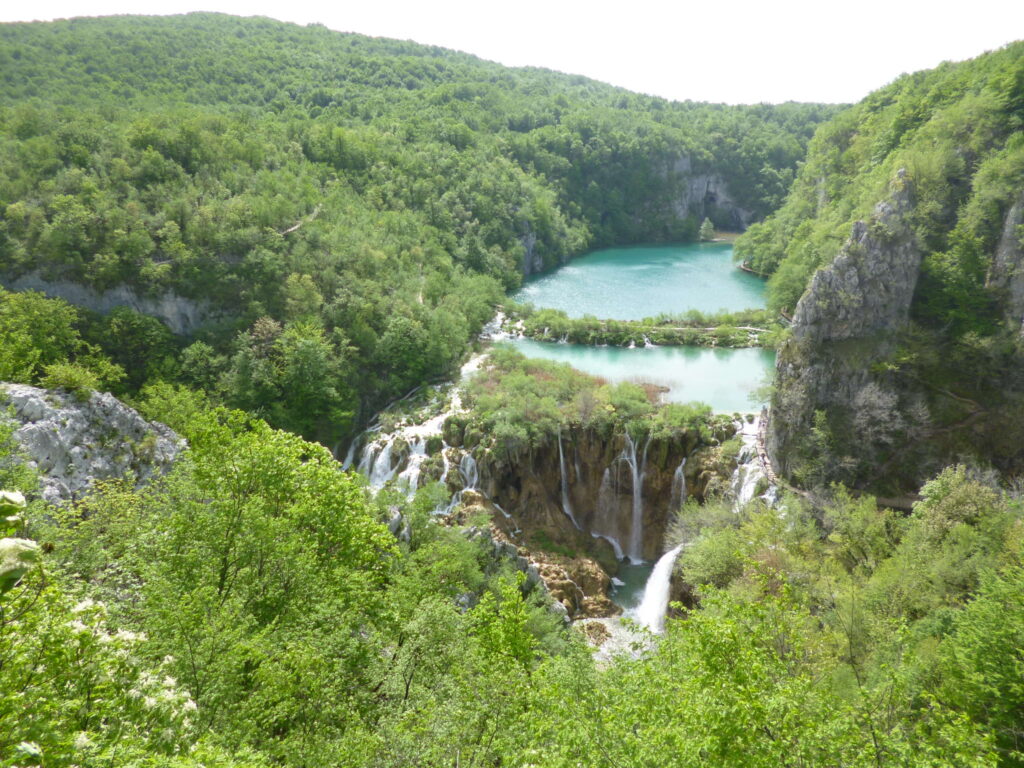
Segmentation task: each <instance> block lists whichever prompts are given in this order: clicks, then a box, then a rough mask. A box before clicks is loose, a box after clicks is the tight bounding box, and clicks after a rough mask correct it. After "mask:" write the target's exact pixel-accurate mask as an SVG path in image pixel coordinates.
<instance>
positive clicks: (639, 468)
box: [619, 433, 651, 563]
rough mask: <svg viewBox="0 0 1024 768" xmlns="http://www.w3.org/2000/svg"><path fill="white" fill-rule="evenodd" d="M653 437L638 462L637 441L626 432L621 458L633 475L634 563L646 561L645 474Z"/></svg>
mask: <svg viewBox="0 0 1024 768" xmlns="http://www.w3.org/2000/svg"><path fill="white" fill-rule="evenodd" d="M650 444H651V438H650V437H648V438H647V442H645V443H644V452H643V459H642V460H641V461H640V462H637V458H636V442H635V441H634V440H633V438H632V437H630V436H629V434H628V433H627V434H626V445H625V447H624V448H623V449H622V454H621V455H620V456H619V458H620V459H621V460H622V461H624V462H626V464H627V465H628V466H629V470H630V473H631V474H632V476H633V478H632V479H633V517H632V521H631V522H632V525H631V526H630V529H629V559H630V560H631V561H632V562H633V563H642V562H643V561H644V552H643V549H644V497H643V493H644V475H645V474H646V473H647V447H648V446H649V445H650Z"/></svg>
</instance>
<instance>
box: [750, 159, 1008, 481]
mask: <svg viewBox="0 0 1024 768" xmlns="http://www.w3.org/2000/svg"><path fill="white" fill-rule="evenodd" d="M915 218H917V219H918V220H919V219H920V212H919V211H918V210H917V209H916V208H915V200H914V194H913V190H912V188H911V185H910V184H909V183H908V182H907V179H906V176H905V174H904V173H903V172H902V171H900V172H899V173H897V175H896V177H895V178H894V179H893V182H892V185H891V189H890V193H889V196H888V198H887V199H886V200H885V201H883V202H881V203H879V204H878V205H877V206H876V208H875V210H874V213H873V214H872V216H871V217H870V219H869V220H868V221H859V222H856V223H855V224H854V225H853V228H852V233H851V235H850V237H849V239H848V240H847V241H846V243H845V244H844V245H843V246H842V248H841V249H840V251H839V254H838V255H837V256H836V257H835V259H834V260H833V261H832V263H831V264H829V265H828V266H826V267H825V268H823V269H821V270H819V271H818V272H817V273H816V274H815V275H814V277H813V279H812V280H811V283H810V286H809V287H808V289H807V290H806V291H805V293H804V294H803V296H802V297H801V298H800V301H799V303H798V304H797V308H796V311H795V313H794V317H793V327H792V337H791V338H790V339H789V340H788V341H787V342H786V344H785V345H784V346H783V348H782V349H781V350H780V352H779V355H778V359H777V364H776V365H777V368H776V381H775V384H776V391H775V395H774V397H773V400H772V417H771V427H770V430H769V435H768V452H769V454H770V455H771V458H772V462H773V464H774V465H775V467H776V468H777V469H778V470H779V471H780V472H781V474H783V475H784V476H786V477H788V478H789V479H791V480H795V481H796V482H798V483H801V484H804V485H818V484H827V483H830V482H835V481H840V482H843V483H846V484H848V485H852V486H854V487H858V488H863V489H866V490H871V491H873V492H875V493H883V494H885V495H892V494H897V493H901V492H908V491H912V490H916V488H918V487H920V485H921V483H923V482H924V481H925V480H927V479H928V478H929V477H930V476H931V475H933V474H934V473H935V472H937V471H938V470H939V469H940V468H941V467H942V466H944V465H946V464H949V463H952V462H967V463H973V464H979V465H985V466H994V467H996V468H997V469H1000V470H1001V471H1003V472H1006V473H1008V474H1016V473H1018V472H1020V471H1021V468H1022V467H1024V453H1022V450H1021V447H1020V439H1019V437H1020V435H1022V434H1024V415H1022V412H1021V403H1024V375H1022V372H1021V367H1020V362H1019V361H1020V354H1021V353H1020V339H1021V332H1022V330H1024V247H1022V245H1021V238H1020V233H1021V223H1022V219H1024V199H1020V197H1019V193H1018V195H1017V196H1015V201H1014V202H1013V203H1012V204H1009V205H1008V206H1007V208H1006V212H1005V215H1004V217H1002V219H1001V221H1002V224H1003V226H1002V230H1001V232H1002V234H1001V237H1000V238H999V240H998V245H997V246H996V247H995V249H994V252H992V253H990V254H989V257H990V259H991V261H990V262H989V269H988V275H987V281H986V289H987V290H988V292H989V297H990V301H991V308H992V309H991V310H988V309H985V310H984V311H993V312H995V313H997V314H1001V315H1002V318H1003V320H1004V321H1005V322H1006V324H1007V326H1008V327H1009V328H1010V329H1012V336H1013V337H1015V338H1016V341H1013V339H1009V340H1003V341H1001V342H1000V344H1001V346H998V347H996V346H993V345H992V344H991V343H989V342H986V343H981V342H974V341H972V337H971V335H970V334H966V335H961V336H956V335H953V334H947V333H946V329H944V328H937V327H935V326H934V324H933V325H932V326H931V327H928V326H924V325H922V324H921V323H920V322H918V318H919V317H920V315H919V314H918V312H919V310H920V308H921V307H923V306H927V303H928V301H929V300H930V298H931V297H930V295H929V291H934V290H936V289H935V288H934V286H933V285H931V286H930V285H929V284H928V283H927V282H926V281H923V280H920V279H919V278H920V277H921V275H922V248H921V246H920V244H919V242H918V240H917V237H916V236H915V231H914V228H913V222H914V220H915ZM986 344H989V345H988V346H986ZM1014 345H1016V349H1014V348H1012V347H1013V346H1014ZM997 350H998V351H997ZM972 356H973V357H972ZM972 360H973V361H975V364H976V365H977V366H978V370H980V371H985V373H984V374H979V373H978V372H977V371H974V370H971V367H972V364H971V361H972ZM964 361H967V362H966V363H965V362H964Z"/></svg>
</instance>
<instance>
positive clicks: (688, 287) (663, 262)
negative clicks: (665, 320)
mask: <svg viewBox="0 0 1024 768" xmlns="http://www.w3.org/2000/svg"><path fill="white" fill-rule="evenodd" d="M512 298H513V299H515V300H516V301H518V302H530V303H532V304H533V305H534V306H535V307H538V308H551V309H560V310H562V311H563V312H565V313H566V314H567V315H569V317H583V315H594V316H596V317H599V318H601V319H610V320H642V319H644V318H645V317H656V316H657V315H660V314H663V313H665V314H674V313H682V312H686V310H688V309H698V310H700V311H701V312H717V311H718V310H720V309H726V310H738V309H753V308H762V307H764V306H765V296H764V280H762V279H761V278H759V277H757V276H756V275H751V274H749V273H748V272H744V271H743V270H741V269H739V268H737V266H736V264H735V263H734V262H733V260H732V244H731V243H690V244H686V245H639V246H629V247H624V248H607V249H605V250H601V251H594V252H592V253H588V254H585V255H583V256H580V257H578V258H575V259H573V260H572V261H570V262H569V263H568V264H566V265H565V266H563V267H560V268H559V269H557V270H555V271H554V272H550V273H547V274H544V275H540V276H538V277H534V278H531V279H530V280H528V281H527V282H526V283H525V284H524V285H523V287H522V288H521V289H520V290H519V291H518V292H517V293H516V294H514V295H513V296H512Z"/></svg>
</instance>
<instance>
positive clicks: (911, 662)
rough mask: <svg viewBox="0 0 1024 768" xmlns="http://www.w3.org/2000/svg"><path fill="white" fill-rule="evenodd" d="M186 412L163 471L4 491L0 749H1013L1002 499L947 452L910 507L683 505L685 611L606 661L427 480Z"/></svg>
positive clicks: (5, 755)
mask: <svg viewBox="0 0 1024 768" xmlns="http://www.w3.org/2000/svg"><path fill="white" fill-rule="evenodd" d="M178 426H179V428H180V429H183V431H184V434H185V435H186V436H187V437H188V439H189V441H190V445H191V448H190V450H189V452H188V455H187V457H186V458H185V459H184V460H183V461H181V462H180V463H179V464H178V465H177V466H176V467H175V469H174V470H173V471H172V472H171V474H170V475H168V476H167V477H166V478H165V479H163V480H161V481H159V482H157V483H155V484H153V485H151V486H149V487H148V488H146V489H143V490H139V491H136V490H132V489H131V487H130V486H127V485H123V484H109V485H106V486H103V487H100V488H98V489H96V490H95V491H94V492H93V493H92V494H91V495H90V496H89V497H87V498H86V499H84V500H82V501H81V502H79V503H77V504H75V505H73V506H71V507H68V508H66V509H63V510H55V509H52V508H50V509H47V508H44V507H42V506H41V505H40V503H39V502H35V503H33V504H32V505H30V508H29V509H28V510H27V512H26V513H25V515H24V516H25V517H26V518H27V521H28V522H27V525H24V524H23V525H20V531H19V533H20V535H23V536H28V537H30V538H32V539H35V540H36V541H38V542H39V543H40V544H41V545H42V550H43V551H44V552H45V554H43V555H42V557H41V562H40V563H36V564H34V565H33V566H32V567H31V568H30V569H29V570H28V572H27V573H26V574H25V576H24V578H23V579H22V581H21V583H20V584H19V585H18V586H15V587H14V588H12V589H10V590H8V591H6V592H5V593H4V594H2V595H0V609H2V614H0V654H2V657H0V658H2V660H3V663H2V664H0V682H2V687H0V690H3V691H4V694H3V696H0V724H2V726H3V727H2V728H0V734H2V736H0V764H3V765H10V766H14V765H18V766H26V765H40V766H60V765H72V764H74V765H80V766H101V765H110V764H117V765H140V766H141V765H180V766H198V765H206V766H211V765H222V766H256V765H286V766H319V765H324V764H337V765H365V766H373V765H376V766H407V765H450V764H451V763H452V761H453V760H458V761H459V763H460V764H461V763H463V762H474V763H475V764H478V765H519V766H527V765H545V766H575V765H579V764H580V763H581V762H582V763H583V764H586V765H593V766H609V767H610V766H615V765H655V764H656V765H673V766H693V765H720V766H726V765H735V764H743V765H752V766H777V765H780V764H793V765H828V764H846V765H868V764H870V765H881V766H985V765H1007V766H1009V765H1020V764H1022V761H1021V758H1020V755H1019V753H1018V752H1017V751H1016V750H1017V747H1018V739H1019V737H1020V733H1021V728H1022V725H1024V724H1022V722H1021V720H1020V712H1021V706H1022V704H1024V701H1022V700H1021V695H1020V690H1019V676H1020V660H1019V658H1018V656H1019V648H1020V646H1021V643H1022V641H1024V624H1022V623H1021V620H1020V611H1019V610H1017V608H1018V607H1019V603H1020V601H1021V599H1024V592H1022V590H1024V569H1022V564H1021V554H1022V551H1021V545H1022V541H1024V528H1022V525H1021V501H1020V498H1019V496H1018V495H1016V494H1013V493H1010V492H1008V491H1006V490H1005V489H1001V488H999V487H997V486H995V485H993V484H992V479H991V478H990V477H985V476H978V475H973V474H971V473H969V472H967V471H965V470H964V469H963V468H962V467H957V468H950V469H948V470H946V471H945V472H943V473H942V474H941V475H940V476H939V477H937V478H936V479H935V480H934V481H932V482H931V483H929V484H928V485H926V486H925V488H924V489H922V497H923V498H922V501H921V502H920V503H919V504H918V505H917V506H916V507H915V510H914V512H913V514H912V515H910V516H909V517H905V516H903V515H900V514H898V513H894V512H891V511H888V510H879V509H878V508H877V507H876V505H875V503H874V500H873V499H871V498H869V497H864V498H853V497H851V496H849V495H847V494H846V493H844V492H843V491H842V490H841V489H836V490H835V491H834V492H833V493H832V494H831V495H830V496H828V497H822V498H819V499H817V501H816V503H815V504H813V505H812V504H810V503H808V502H807V501H805V500H803V499H800V498H797V497H787V498H785V499H784V500H783V508H784V510H785V515H780V514H779V512H778V510H770V509H765V508H763V507H762V506H760V505H759V504H757V503H755V504H754V505H753V506H751V507H750V508H748V509H747V510H745V511H744V512H743V513H742V514H739V515H737V514H736V513H734V512H732V511H731V510H729V509H728V507H727V506H726V505H725V504H724V503H723V504H715V503H712V504H709V505H707V506H705V507H693V506H687V507H685V508H684V509H683V510H682V511H681V513H680V515H679V521H678V523H677V525H676V531H675V533H674V534H673V535H675V536H684V535H685V537H686V538H687V540H689V541H691V542H693V543H692V544H691V546H690V547H689V548H688V549H687V550H686V551H685V553H684V555H683V556H682V558H681V560H680V570H681V573H682V575H683V577H684V578H685V579H686V581H687V582H688V583H689V584H690V585H691V590H692V591H691V604H696V605H699V608H698V609H696V610H693V611H691V612H690V613H688V614H686V615H685V616H684V617H683V618H680V619H675V620H670V621H669V624H668V633H667V635H666V636H665V637H664V638H663V639H662V641H661V642H660V643H659V644H658V645H657V647H656V648H655V650H653V651H652V652H651V653H650V654H649V655H647V656H645V657H643V658H640V659H636V660H628V659H623V660H621V661H620V662H618V663H616V664H614V665H612V666H610V667H607V668H599V667H596V666H595V665H594V663H593V661H592V660H591V659H590V655H589V653H588V651H587V650H586V647H585V645H584V643H583V641H582V637H581V636H580V635H578V634H577V633H576V632H575V631H573V630H572V629H569V628H566V627H564V626H563V625H562V623H561V619H560V617H558V616H557V615H556V614H554V613H552V612H550V611H549V610H548V609H547V608H546V606H545V605H544V601H543V600H542V599H540V597H539V595H538V594H537V593H536V592H534V593H530V594H527V595H525V596H524V594H523V592H522V590H521V585H520V581H519V580H518V579H517V578H516V577H515V573H514V569H513V568H512V567H511V566H510V565H509V564H507V563H505V564H503V563H502V561H500V560H496V559H495V558H494V556H493V554H492V553H491V547H490V546H489V544H487V543H486V541H485V540H484V539H481V538H479V537H476V538H474V537H471V536H467V535H466V534H465V533H464V532H463V531H461V530H459V529H457V528H449V527H446V526H445V525H443V524H441V522H440V521H439V520H438V518H436V517H435V516H433V515H431V514H430V510H431V509H432V507H433V505H434V504H435V503H436V500H435V499H433V498H432V497H431V494H432V490H431V489H430V488H426V489H423V490H421V491H420V493H419V494H418V496H417V498H416V499H415V500H413V501H411V502H410V501H408V500H406V499H405V498H404V497H402V496H400V495H396V496H393V497H386V496H383V497H381V498H378V499H377V500H376V501H373V500H370V499H369V498H368V496H367V495H366V494H365V492H364V490H363V489H362V487H361V485H360V482H359V481H358V480H356V479H355V477H354V476H350V475H347V474H343V473H339V472H338V471H337V469H336V467H335V466H334V465H333V461H332V459H331V458H330V456H329V455H328V454H327V453H326V451H324V450H323V449H322V448H320V447H319V446H316V445H313V444H309V443H305V442H303V441H302V440H301V439H300V438H297V437H294V436H291V435H288V434H286V433H283V432H277V431H274V430H272V429H270V428H268V427H267V426H266V425H264V424H262V423H260V422H253V421H251V420H249V419H248V418H247V417H245V416H244V415H243V414H240V413H234V414H232V413H229V412H226V411H213V412H202V413H199V414H196V415H194V416H193V417H190V418H188V419H183V420H181V421H180V423H179V424H178ZM4 445H5V447H4V460H3V462H2V467H0V469H2V473H3V480H4V483H5V485H6V487H8V488H15V487H18V488H21V489H22V490H25V491H31V488H32V482H33V481H32V475H31V473H30V472H26V471H25V469H24V467H23V466H22V465H19V464H18V462H17V460H16V457H15V456H14V455H13V453H12V446H11V443H10V441H9V440H8V441H7V442H5V443H4ZM396 509H399V510H401V511H402V514H403V515H404V518H405V521H406V523H407V526H408V536H407V538H406V539H402V540H396V539H395V538H393V537H392V536H391V534H390V533H389V532H388V530H387V528H386V527H385V526H384V525H383V522H382V521H383V520H385V519H388V518H389V517H391V515H393V513H394V511H395V510H396Z"/></svg>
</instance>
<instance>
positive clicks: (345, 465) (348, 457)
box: [341, 435, 359, 469]
mask: <svg viewBox="0 0 1024 768" xmlns="http://www.w3.org/2000/svg"><path fill="white" fill-rule="evenodd" d="M358 443H359V436H358V435H357V436H356V437H353V438H352V442H351V443H349V446H348V453H346V454H345V460H344V461H343V462H342V463H341V468H342V469H351V468H352V462H353V461H355V460H356V445H357V444H358Z"/></svg>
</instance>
